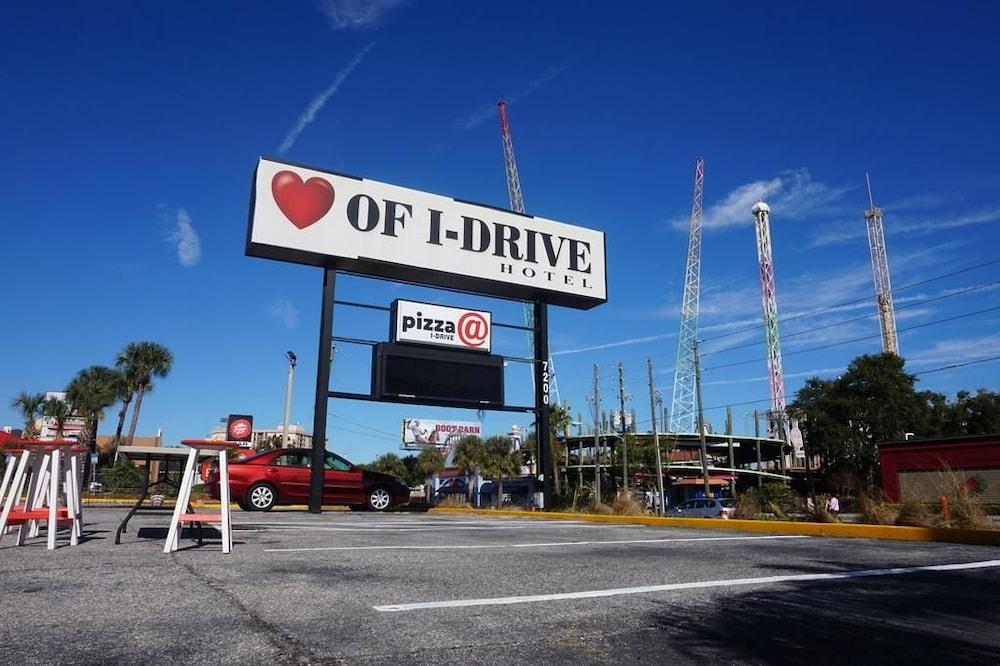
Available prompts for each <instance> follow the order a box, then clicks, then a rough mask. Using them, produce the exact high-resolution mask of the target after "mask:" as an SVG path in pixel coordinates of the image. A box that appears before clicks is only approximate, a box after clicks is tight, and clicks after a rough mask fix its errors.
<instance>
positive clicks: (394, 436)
mask: <svg viewBox="0 0 1000 666" xmlns="http://www.w3.org/2000/svg"><path fill="white" fill-rule="evenodd" d="M327 414H329V415H330V416H332V417H333V418H335V419H340V420H341V421H343V422H345V423H350V424H351V425H353V426H357V427H359V428H364V429H365V430H370V431H372V432H373V433H376V434H379V435H382V436H383V437H391V438H392V439H397V438H399V433H391V432H388V431H386V430H379V429H378V428H373V427H371V426H369V425H365V424H364V423H358V422H357V421H352V420H350V419H346V418H344V417H343V416H341V415H340V414H334V413H333V412H330V411H328V412H327ZM342 429H343V430H347V431H348V432H350V430H348V429H347V428H342ZM354 434H356V435H368V433H360V432H355V433H354ZM369 436H370V435H369Z"/></svg>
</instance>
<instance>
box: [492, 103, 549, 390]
mask: <svg viewBox="0 0 1000 666" xmlns="http://www.w3.org/2000/svg"><path fill="white" fill-rule="evenodd" d="M497 111H498V114H499V116H500V139H501V141H502V142H503V162H504V168H505V169H506V172H507V196H508V199H509V200H510V209H511V210H512V211H514V212H515V213H522V214H523V213H524V195H523V194H522V193H521V178H520V176H518V174H517V160H515V159H514V142H513V141H511V138H510V119H509V118H508V117H507V102H505V101H503V100H500V102H499V103H498V104H497ZM524 325H525V326H527V327H528V328H529V329H531V330H530V331H528V345H529V346H530V345H533V344H534V343H535V336H534V329H535V312H534V309H533V307H532V304H531V303H529V302H527V301H525V302H524ZM545 354H546V356H548V358H549V376H550V377H551V378H552V379H551V381H550V384H551V388H552V394H553V395H554V396H555V399H556V404H561V403H562V401H561V400H560V399H559V384H558V383H556V366H555V364H554V363H553V362H552V353H551V352H550V351H549V350H548V349H546V350H545ZM531 383H532V386H534V383H535V373H534V372H532V373H531Z"/></svg>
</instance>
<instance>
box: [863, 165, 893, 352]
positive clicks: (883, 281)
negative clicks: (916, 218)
mask: <svg viewBox="0 0 1000 666" xmlns="http://www.w3.org/2000/svg"><path fill="white" fill-rule="evenodd" d="M865 183H866V184H867V185H868V210H866V211H865V223H866V224H867V226H868V248H869V249H870V250H871V254H872V277H873V278H874V279H875V307H877V308H878V325H879V328H880V329H881V330H882V351H883V352H885V353H887V354H896V355H897V356H898V355H899V340H898V339H897V338H896V312H895V310H894V309H893V305H892V285H891V284H890V283H889V258H888V257H887V256H886V253H885V235H884V234H883V233H882V209H881V208H879V207H877V206H876V205H875V200H874V199H873V198H872V183H871V180H870V179H869V178H868V174H867V173H866V174H865Z"/></svg>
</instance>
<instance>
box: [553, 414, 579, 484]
mask: <svg viewBox="0 0 1000 666" xmlns="http://www.w3.org/2000/svg"><path fill="white" fill-rule="evenodd" d="M572 421H573V418H572V417H571V416H570V413H569V405H553V406H552V407H551V408H550V409H549V443H550V446H549V458H550V461H549V462H550V465H551V467H552V480H553V485H554V486H555V487H554V490H555V492H556V495H559V494H560V484H559V459H560V458H562V457H563V456H565V455H567V449H566V440H565V437H567V436H569V424H570V423H571V422H572ZM559 435H562V436H563V438H564V439H563V441H559Z"/></svg>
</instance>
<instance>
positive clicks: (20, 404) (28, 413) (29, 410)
mask: <svg viewBox="0 0 1000 666" xmlns="http://www.w3.org/2000/svg"><path fill="white" fill-rule="evenodd" d="M44 404H45V394H44V393H28V392H27V391H21V392H20V393H18V394H17V395H16V396H15V397H14V399H13V400H11V401H10V406H11V407H12V408H13V409H16V410H18V411H20V412H21V416H22V418H24V429H23V430H22V431H21V437H23V438H24V439H37V438H38V429H37V428H36V427H35V419H37V418H38V417H39V416H40V415H41V413H42V406H43V405H44Z"/></svg>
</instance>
